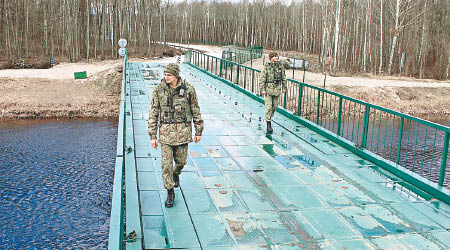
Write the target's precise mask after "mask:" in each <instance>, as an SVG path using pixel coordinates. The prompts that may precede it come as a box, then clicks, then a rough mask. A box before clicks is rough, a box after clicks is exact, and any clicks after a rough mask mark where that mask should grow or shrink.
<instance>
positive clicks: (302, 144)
mask: <svg viewBox="0 0 450 250" xmlns="http://www.w3.org/2000/svg"><path fill="white" fill-rule="evenodd" d="M163 66H164V65H162V64H158V63H150V64H147V63H144V64H142V63H129V68H128V76H127V77H128V80H127V82H129V83H127V84H128V85H127V87H126V88H127V92H128V93H129V94H130V97H131V98H129V99H130V102H131V108H132V114H131V117H132V118H127V119H130V122H132V126H130V125H129V124H130V122H128V123H127V124H128V125H127V128H128V129H132V130H133V131H132V132H133V133H132V134H133V136H134V138H132V141H130V140H129V139H126V141H128V142H131V143H134V145H133V147H134V148H135V150H134V154H133V159H131V160H126V162H125V168H126V169H127V168H128V170H126V175H127V174H128V175H129V174H130V173H131V174H133V170H129V168H130V165H131V166H132V165H134V163H135V166H136V168H135V170H136V172H135V174H136V180H137V182H132V181H131V182H128V183H126V185H127V186H126V188H127V189H129V188H130V189H133V187H130V185H135V187H134V189H136V188H137V189H136V190H137V192H138V201H139V202H136V203H135V204H134V203H133V202H127V204H126V209H127V218H128V217H129V212H130V211H139V213H140V221H141V226H142V232H143V245H144V248H145V249H161V248H187V249H319V248H320V249H443V248H448V247H449V246H450V233H449V232H448V229H450V219H449V218H450V208H449V206H447V205H446V204H445V203H443V202H440V201H438V200H434V201H425V200H423V199H421V198H420V197H418V196H416V195H415V194H414V193H412V192H410V191H408V190H407V189H405V188H403V187H402V185H400V184H401V181H400V180H398V179H396V178H394V177H392V176H390V175H389V174H388V173H386V172H384V171H383V170H381V169H379V168H378V167H377V166H374V165H373V164H371V163H370V162H367V161H365V160H364V159H361V158H359V157H357V156H355V155H353V154H352V153H351V152H349V151H348V150H346V149H344V148H342V147H340V146H338V145H337V144H335V143H333V142H331V141H329V140H327V139H325V138H324V137H322V136H320V135H318V134H317V133H315V132H312V131H310V130H308V129H306V128H305V127H303V126H301V125H300V124H298V123H297V122H294V121H292V120H290V119H288V118H286V117H284V116H282V115H280V114H276V115H275V117H274V122H275V124H274V133H273V134H272V135H266V134H265V121H264V107H263V105H262V104H260V103H258V102H257V101H255V100H253V99H251V98H249V97H248V96H246V95H245V94H243V93H241V92H239V91H238V90H236V89H233V88H231V87H229V86H227V85H225V84H223V83H222V82H220V81H218V80H215V79H212V78H211V77H209V76H207V75H205V74H203V73H201V72H200V71H198V70H196V69H194V68H192V67H191V66H188V65H182V66H181V75H182V77H183V78H185V79H186V80H187V81H188V82H189V83H191V84H193V85H194V86H195V87H196V91H197V95H198V97H199V103H200V107H201V111H202V115H203V118H204V120H205V130H204V133H203V137H202V140H201V142H200V143H198V144H195V143H191V144H190V145H189V154H188V164H187V166H186V167H185V168H184V172H183V174H182V175H181V188H178V189H176V191H175V193H176V200H175V206H174V207H173V208H165V207H164V200H165V197H166V192H165V189H164V187H163V184H162V178H161V166H160V163H161V162H160V156H161V152H160V147H159V148H158V149H157V150H155V149H153V148H151V147H150V143H149V137H148V135H147V121H146V119H148V108H149V99H150V97H151V93H152V89H153V87H154V86H155V84H158V83H159V81H160V79H161V78H162V69H163ZM142 73H144V74H142ZM144 75H145V76H147V75H148V77H144ZM144 78H145V79H144ZM131 119H132V120H131ZM127 145H128V144H127ZM130 171H131V172H130ZM129 199H130V197H127V200H129ZM133 204H134V205H133ZM133 206H134V207H133ZM131 224H132V223H131V222H130V223H128V222H127V225H128V226H129V225H131ZM130 227H131V226H130ZM127 231H129V230H127Z"/></svg>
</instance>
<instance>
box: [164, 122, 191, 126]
mask: <svg viewBox="0 0 450 250" xmlns="http://www.w3.org/2000/svg"><path fill="white" fill-rule="evenodd" d="M182 123H186V125H189V124H191V123H190V122H188V121H182V122H177V121H160V122H159V124H182Z"/></svg>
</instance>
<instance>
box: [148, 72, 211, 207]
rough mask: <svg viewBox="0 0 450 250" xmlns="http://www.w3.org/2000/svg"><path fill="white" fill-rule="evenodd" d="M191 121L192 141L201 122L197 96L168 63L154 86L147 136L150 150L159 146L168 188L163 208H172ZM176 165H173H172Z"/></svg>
mask: <svg viewBox="0 0 450 250" xmlns="http://www.w3.org/2000/svg"><path fill="white" fill-rule="evenodd" d="M192 121H193V122H194V128H195V136H194V142H195V143H197V142H199V141H200V139H201V135H202V131H203V119H202V116H201V114H200V107H199V106H198V100H197V94H196V92H195V89H194V87H193V86H192V85H190V84H188V83H187V82H186V81H184V80H183V79H182V78H181V77H180V69H179V67H178V65H177V64H175V63H170V64H168V65H167V66H166V67H165V68H164V78H163V79H162V80H161V83H160V84H159V85H158V86H157V87H155V89H154V90H153V94H152V100H151V105H150V115H149V119H148V133H149V135H150V142H151V144H152V147H153V148H157V147H158V139H157V136H156V135H157V130H158V127H159V142H160V143H161V167H162V178H163V182H164V188H166V189H167V199H166V203H165V205H166V207H172V206H173V203H174V199H175V191H174V187H178V186H179V185H180V179H179V175H180V174H181V170H182V169H183V167H184V165H186V158H187V152H188V143H190V142H192ZM174 162H175V166H174Z"/></svg>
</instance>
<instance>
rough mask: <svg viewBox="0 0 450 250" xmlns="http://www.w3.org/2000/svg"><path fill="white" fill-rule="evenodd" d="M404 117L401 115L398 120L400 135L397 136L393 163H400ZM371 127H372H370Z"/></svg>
mask: <svg viewBox="0 0 450 250" xmlns="http://www.w3.org/2000/svg"><path fill="white" fill-rule="evenodd" d="M404 120H405V119H404V118H403V117H402V119H401V120H400V135H399V137H398V149H397V160H395V163H397V164H399V163H400V153H401V149H402V139H403V123H404ZM372 129H373V128H372Z"/></svg>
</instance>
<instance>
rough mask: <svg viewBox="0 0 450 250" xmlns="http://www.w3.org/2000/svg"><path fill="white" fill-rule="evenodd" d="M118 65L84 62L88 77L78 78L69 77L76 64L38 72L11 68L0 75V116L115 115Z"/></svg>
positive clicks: (58, 116) (118, 79) (119, 63)
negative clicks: (3, 74)
mask: <svg viewBox="0 0 450 250" xmlns="http://www.w3.org/2000/svg"><path fill="white" fill-rule="evenodd" d="M120 65H121V61H117V62H115V63H112V62H106V63H101V64H93V65H91V66H85V67H83V68H84V69H86V68H87V69H88V70H87V71H88V78H87V79H79V80H75V79H73V72H76V71H74V70H77V69H75V68H74V67H80V65H77V64H66V65H64V64H63V65H58V66H59V67H58V68H56V69H53V70H51V69H45V70H40V71H41V72H40V74H37V73H35V72H32V71H29V70H26V69H24V70H15V72H14V74H13V77H0V96H1V97H2V98H0V119H29V118H77V117H97V118H108V117H117V116H118V114H119V103H120V85H121V79H122V74H121V73H119V72H118V71H117V69H118V68H120ZM11 71H14V70H11ZM33 71H38V70H33ZM52 71H53V72H52ZM66 73H68V74H66ZM21 74H22V75H21ZM38 77H41V78H38ZM70 78H72V79H70Z"/></svg>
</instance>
